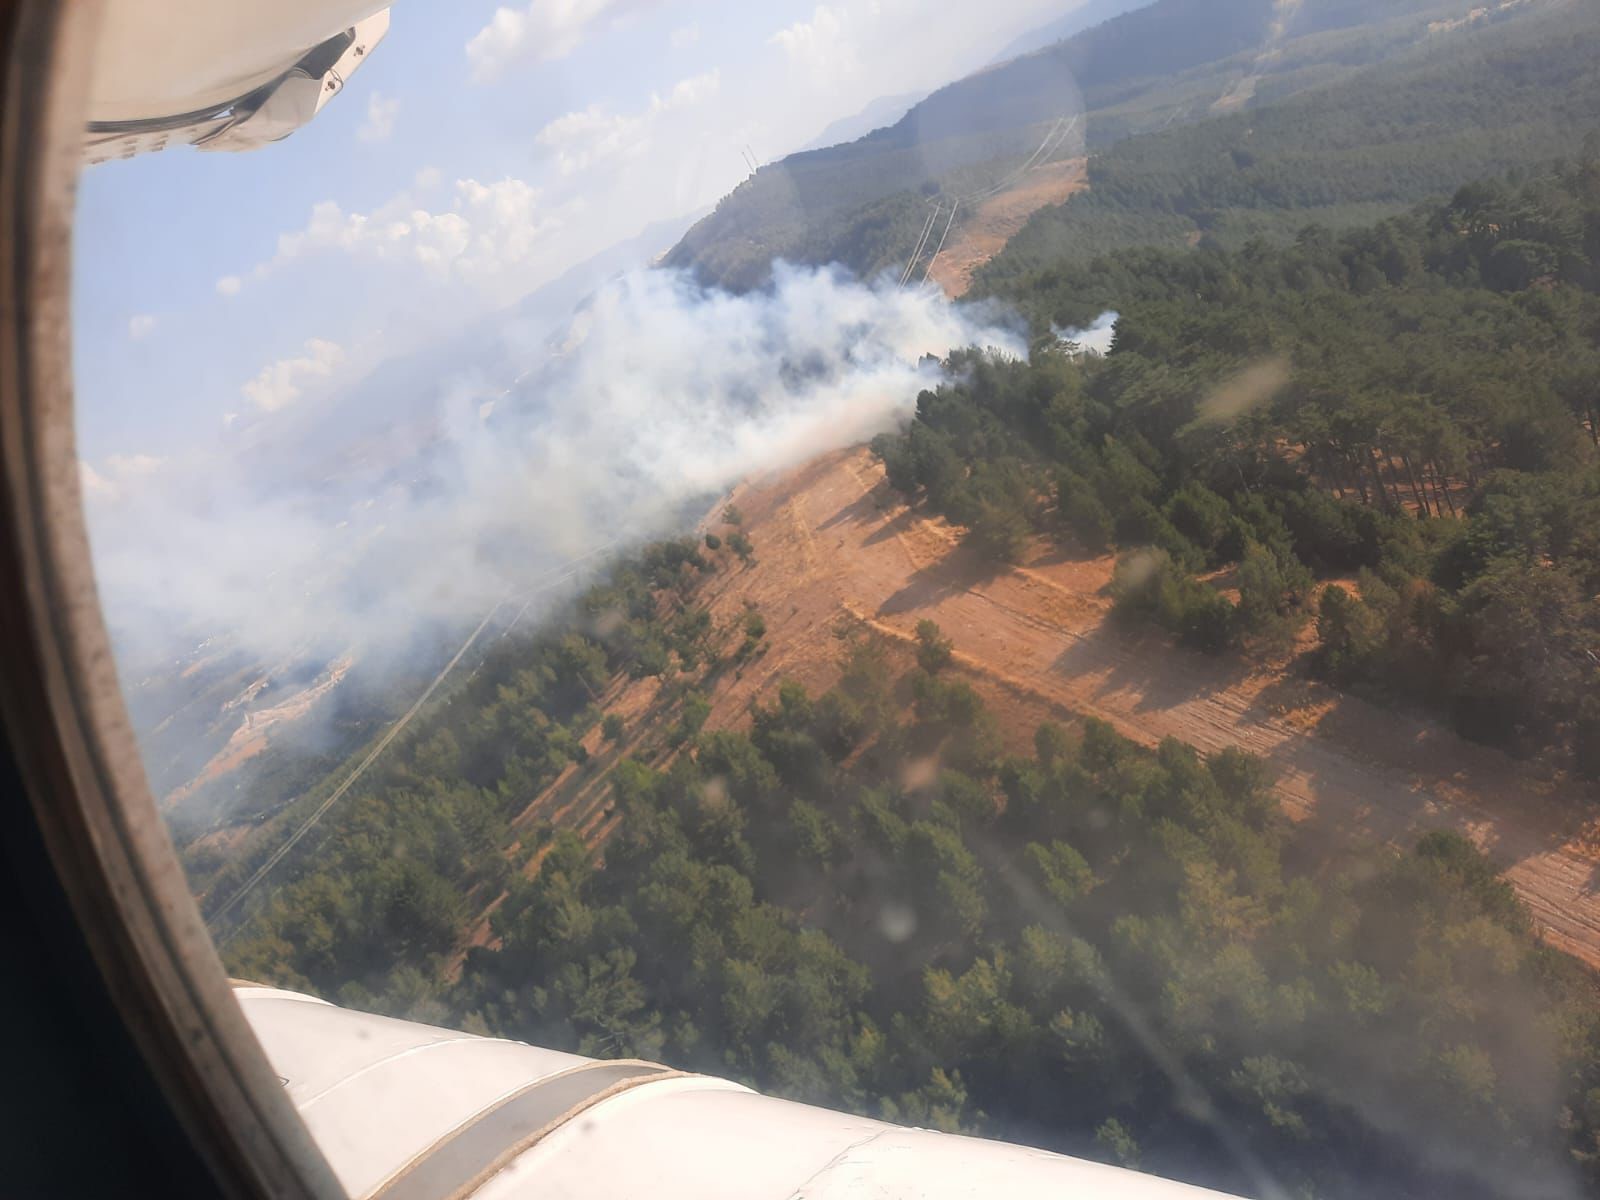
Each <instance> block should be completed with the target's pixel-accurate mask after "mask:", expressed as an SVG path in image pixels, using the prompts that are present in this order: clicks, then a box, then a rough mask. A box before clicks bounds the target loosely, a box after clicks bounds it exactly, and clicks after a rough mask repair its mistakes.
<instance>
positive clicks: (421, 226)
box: [219, 170, 575, 300]
mask: <svg viewBox="0 0 1600 1200" xmlns="http://www.w3.org/2000/svg"><path fill="white" fill-rule="evenodd" d="M428 173H429V172H428V171H426V170H425V171H424V172H422V173H420V174H419V179H420V178H421V177H422V175H427V174H428ZM436 180H437V172H433V173H432V178H430V179H426V180H423V182H425V183H429V184H433V183H435V182H436ZM572 211H575V208H574V206H573V205H571V204H569V205H567V206H565V207H563V206H557V205H553V204H548V203H546V202H545V201H544V197H543V193H542V192H541V191H540V189H538V188H536V187H534V186H532V185H531V184H529V183H527V182H525V181H523V180H521V179H502V180H500V181H499V182H497V183H480V182H479V181H478V180H476V179H460V180H457V181H456V183H455V186H454V188H453V189H452V190H451V202H450V206H449V207H448V208H445V209H441V210H437V211H435V210H431V209H429V208H426V207H423V205H422V204H420V203H418V202H417V199H416V198H415V197H414V196H412V195H411V194H410V193H407V192H402V193H401V194H400V195H398V196H396V197H394V198H393V199H391V200H389V201H388V202H387V203H385V204H382V205H380V206H378V207H377V208H375V209H373V210H372V211H371V212H366V213H359V212H346V211H345V210H344V209H343V208H342V207H341V206H340V205H339V203H338V201H336V200H323V201H321V202H320V203H318V204H315V205H313V206H312V209H311V218H310V220H308V221H307V222H306V224H305V226H304V227H303V228H301V229H297V230H294V231H292V232H290V233H284V234H280V235H279V236H278V247H277V252H276V253H275V254H274V255H273V256H272V258H271V259H269V260H268V261H266V262H263V263H261V264H259V265H257V266H256V267H255V268H254V269H253V270H252V271H251V272H250V277H251V278H252V279H264V278H265V277H266V276H268V275H269V274H271V273H272V272H274V271H276V270H279V269H281V268H283V267H284V266H286V265H287V264H289V263H291V262H294V261H297V260H300V259H306V258H310V257H312V256H314V255H318V254H326V253H342V254H346V255H349V256H352V257H355V258H361V259H365V260H367V261H369V262H378V263H394V264H400V265H407V264H409V265H411V266H414V267H419V268H421V269H422V270H423V271H424V272H426V273H427V274H428V275H429V276H430V277H431V278H433V279H434V280H436V281H439V282H445V283H458V284H464V285H466V286H468V287H472V288H477V289H480V290H483V291H486V292H488V293H489V294H490V295H491V296H492V297H493V298H498V299H502V300H503V299H507V298H509V295H507V294H502V293H503V292H505V291H506V290H507V289H504V288H502V287H501V284H502V283H504V284H507V285H508V288H509V293H510V294H516V288H515V287H514V286H510V285H514V284H515V283H516V282H517V281H519V280H522V279H524V278H526V276H527V274H528V269H529V268H530V266H533V265H535V264H536V263H537V262H538V261H539V259H540V257H541V255H542V254H543V253H544V252H545V251H546V250H548V249H549V248H550V245H551V243H550V237H549V235H550V234H551V233H552V232H554V231H555V230H557V229H559V228H561V227H562V224H563V222H564V220H565V218H566V216H567V215H568V214H569V213H570V212H572ZM219 290H221V288H220V285H219ZM235 290H237V289H235ZM229 294H232V293H229Z"/></svg>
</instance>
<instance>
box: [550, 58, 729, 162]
mask: <svg viewBox="0 0 1600 1200" xmlns="http://www.w3.org/2000/svg"><path fill="white" fill-rule="evenodd" d="M721 84H722V78H721V74H720V73H719V72H717V71H707V72H706V73H705V74H703V75H694V76H691V77H690V78H688V79H682V80H679V81H678V83H677V84H675V85H674V86H673V88H672V90H671V91H669V92H668V93H667V94H666V95H665V96H662V95H659V94H657V95H653V96H651V97H650V103H649V104H648V105H647V106H646V107H645V108H644V110H643V111H641V112H638V113H632V114H628V113H612V112H608V111H607V110H606V109H605V108H603V107H601V106H600V105H598V104H592V105H590V106H589V107H588V108H585V109H581V110H579V111H578V112H570V113H567V114H566V115H565V116H562V117H557V118H556V119H555V120H554V121H551V122H550V123H549V124H548V125H546V126H545V127H544V128H543V129H541V130H540V131H539V133H538V136H537V137H536V138H535V139H534V140H535V141H537V142H538V143H539V144H540V145H541V146H548V147H549V148H550V149H552V150H554V151H555V152H556V162H557V165H558V166H559V167H560V170H561V173H562V174H563V175H571V174H573V173H574V172H577V171H582V170H584V169H585V168H587V167H589V166H592V165H593V164H594V163H597V162H602V161H604V160H605V159H608V158H618V157H623V158H626V157H632V156H633V155H636V154H639V153H642V152H643V151H645V150H647V149H648V148H649V146H650V140H651V133H652V131H653V129H654V126H655V124H656V122H657V121H658V120H660V119H661V117H662V116H664V115H665V114H667V113H670V112H673V111H674V110H678V109H684V108H691V107H693V106H694V105H697V104H700V103H702V102H704V101H705V100H708V99H710V98H711V97H713V96H715V95H716V94H717V91H718V89H719V88H720V87H721Z"/></svg>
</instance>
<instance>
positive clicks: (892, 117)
mask: <svg viewBox="0 0 1600 1200" xmlns="http://www.w3.org/2000/svg"><path fill="white" fill-rule="evenodd" d="M927 94H928V93H927V92H905V93H903V94H902V95H899V96H879V97H878V98H877V99H876V100H874V101H873V102H872V103H871V104H869V105H867V106H866V107H865V108H863V109H862V110H861V111H860V112H858V113H853V114H852V115H850V116H848V117H840V118H839V119H838V120H837V121H835V122H833V123H832V124H831V125H829V126H828V127H827V128H826V129H824V130H823V131H822V132H821V133H819V134H818V135H817V136H816V137H814V138H812V139H811V140H810V141H809V142H807V143H806V144H805V145H804V146H801V147H800V149H799V150H796V151H795V153H796V154H804V153H805V152H806V151H807V150H822V149H825V148H826V147H828V146H837V145H839V144H840V143H841V142H853V141H855V140H856V139H857V138H860V137H864V136H866V135H867V134H869V133H871V132H872V131H873V130H874V129H882V128H883V127H884V126H886V125H893V124H894V123H895V122H896V121H898V120H899V119H900V118H901V117H903V116H905V115H906V113H907V112H909V111H910V110H911V107H912V106H913V105H915V104H916V103H918V102H919V101H920V100H922V98H923V97H925V96H926V95H927Z"/></svg>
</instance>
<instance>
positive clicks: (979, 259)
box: [928, 158, 1088, 300]
mask: <svg viewBox="0 0 1600 1200" xmlns="http://www.w3.org/2000/svg"><path fill="white" fill-rule="evenodd" d="M1087 186H1088V165H1087V162H1086V160H1084V159H1081V158H1073V159H1068V160H1066V161H1065V162H1053V163H1044V164H1042V165H1040V166H1037V167H1034V168H1033V169H1032V170H1030V171H1029V172H1028V173H1027V174H1025V175H1024V176H1023V177H1022V178H1021V179H1020V180H1018V181H1017V183H1016V184H1014V185H1013V186H1011V187H1009V188H1007V189H1006V190H1005V191H1003V192H998V193H996V194H995V195H993V196H990V197H989V198H988V199H986V200H984V201H982V202H981V203H980V204H979V205H978V207H977V208H976V209H975V210H974V211H972V212H970V213H960V214H958V215H957V218H956V224H955V228H954V229H952V230H951V231H950V237H949V239H948V240H947V241H946V242H945V245H944V249H943V250H942V251H940V252H939V256H938V259H937V260H936V261H935V262H934V264H933V266H932V268H931V269H930V270H929V272H928V278H930V279H932V280H933V281H934V282H935V283H937V284H938V285H939V286H940V287H941V288H943V289H944V294H945V295H947V296H949V297H950V298H951V299H952V300H954V299H955V298H956V297H957V296H960V295H962V294H963V293H964V292H966V290H967V289H968V288H969V287H971V286H972V275H973V272H975V271H976V270H977V269H978V268H979V267H981V266H983V264H984V263H986V262H988V261H989V260H990V259H991V258H993V257H994V256H995V255H996V254H999V253H1000V251H1002V250H1004V249H1005V246H1006V243H1007V242H1009V241H1010V240H1011V239H1012V238H1013V237H1015V236H1016V234H1017V231H1018V230H1020V229H1021V228H1022V227H1023V226H1024V225H1026V224H1027V223H1028V218H1029V217H1031V216H1032V215H1033V214H1034V213H1036V212H1038V211H1039V210H1040V209H1041V208H1046V207H1048V206H1049V205H1052V204H1062V203H1064V202H1065V201H1066V200H1067V199H1068V198H1069V197H1071V196H1072V195H1074V194H1075V193H1077V192H1081V191H1082V190H1083V189H1084V188H1086V187H1087Z"/></svg>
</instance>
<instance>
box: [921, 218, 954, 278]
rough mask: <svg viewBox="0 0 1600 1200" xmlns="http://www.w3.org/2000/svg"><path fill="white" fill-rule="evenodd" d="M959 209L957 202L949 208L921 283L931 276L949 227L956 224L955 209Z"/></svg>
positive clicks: (948, 233) (947, 235) (948, 234)
mask: <svg viewBox="0 0 1600 1200" xmlns="http://www.w3.org/2000/svg"><path fill="white" fill-rule="evenodd" d="M960 207H961V201H959V200H957V201H956V202H955V203H954V204H952V205H951V206H950V219H949V220H948V221H946V222H945V223H944V232H943V233H941V234H940V235H939V244H938V246H936V247H935V248H934V251H933V257H932V258H930V259H929V260H928V269H927V270H926V271H924V272H923V273H922V282H923V283H927V282H928V276H929V275H932V274H933V264H934V263H936V262H938V261H939V253H940V251H942V250H943V249H944V240H945V238H947V237H949V236H950V226H952V225H954V224H955V223H956V209H958V208H960Z"/></svg>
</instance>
